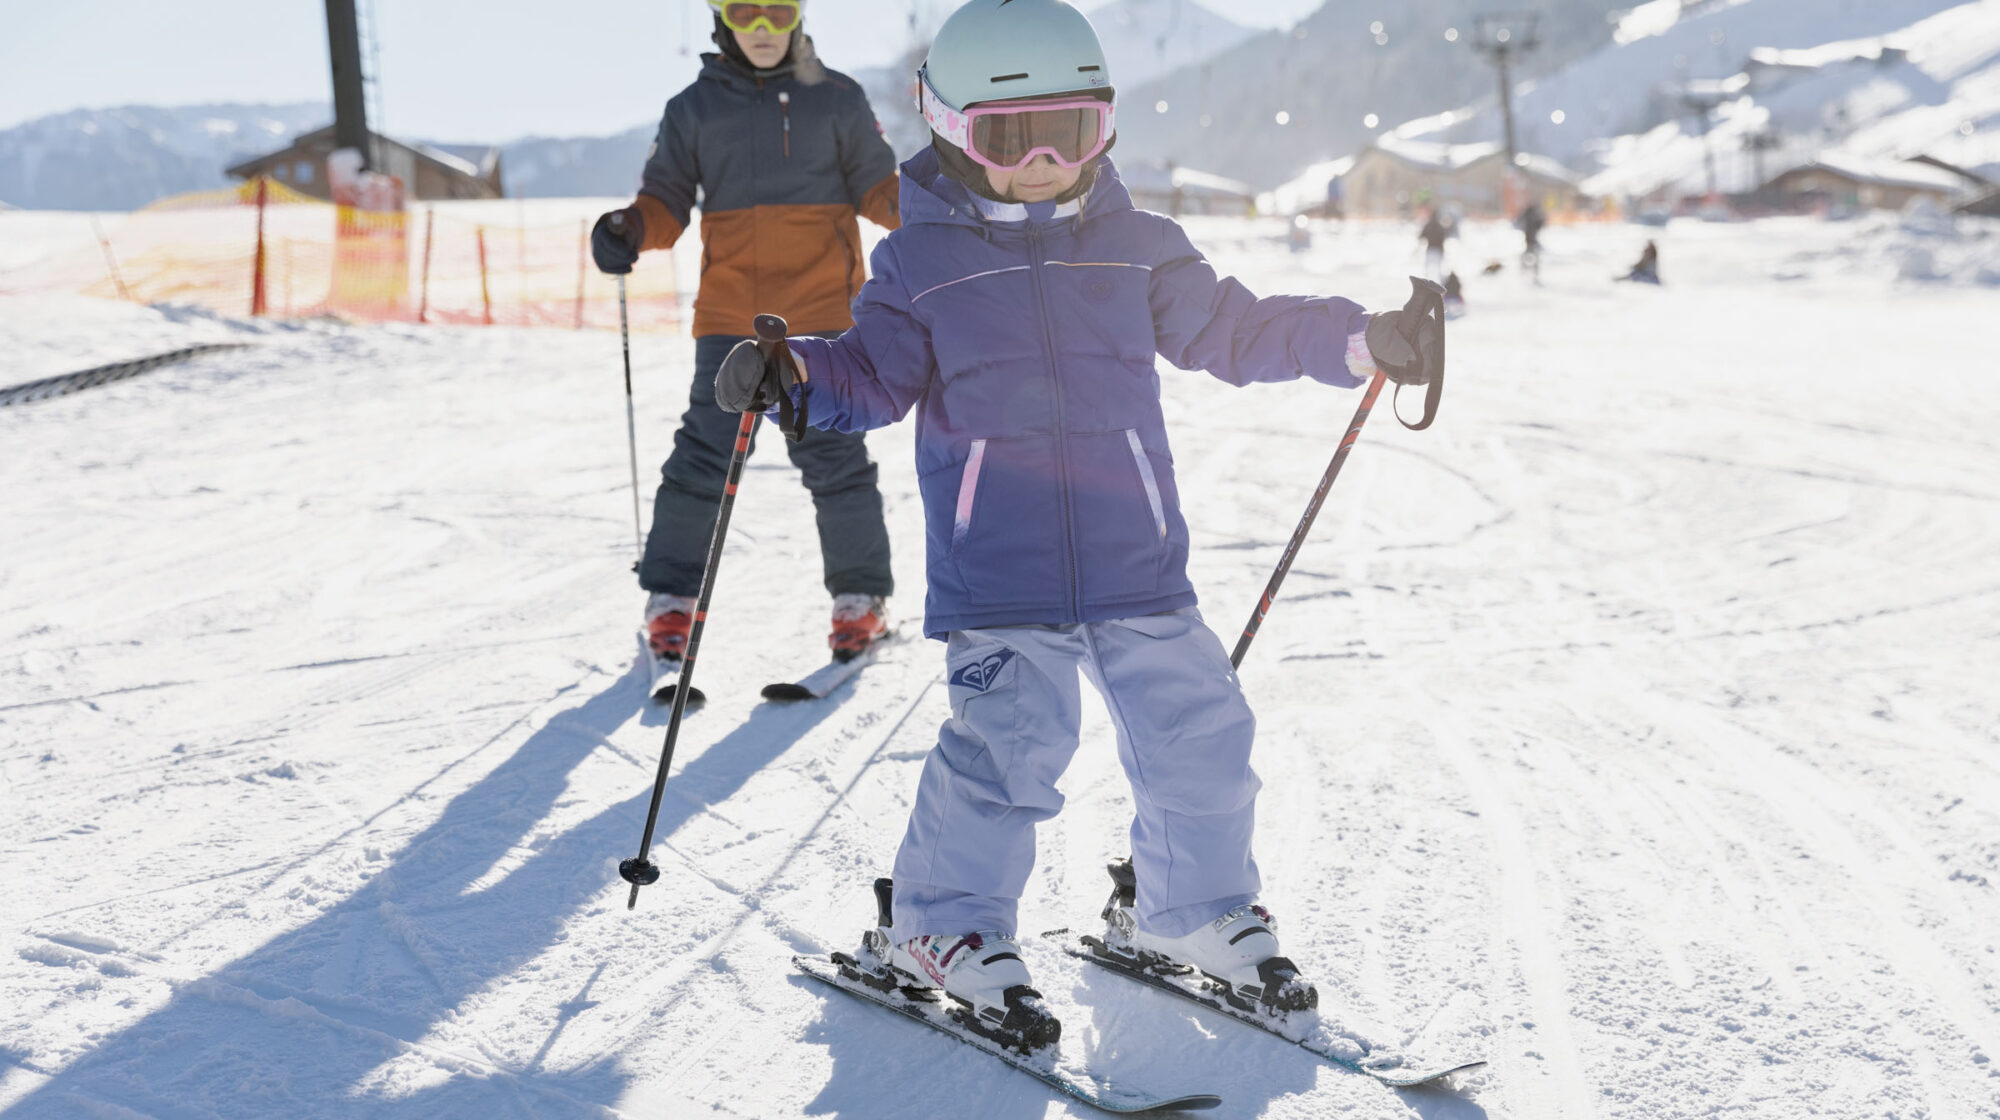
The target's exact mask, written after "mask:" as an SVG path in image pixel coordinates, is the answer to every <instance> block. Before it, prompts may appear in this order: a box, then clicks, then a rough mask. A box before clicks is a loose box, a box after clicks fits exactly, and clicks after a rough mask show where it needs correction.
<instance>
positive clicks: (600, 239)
mask: <svg viewBox="0 0 2000 1120" xmlns="http://www.w3.org/2000/svg"><path fill="white" fill-rule="evenodd" d="M645 243H646V219H645V218H643V217H640V216H639V208H638V207H636V206H627V207H626V208H625V209H623V210H613V211H611V212H610V213H609V214H606V215H604V216H603V217H601V218H599V219H597V226H596V228H594V229H592V230H591V231H590V255H591V258H592V259H594V260H595V261H596V262H597V270H598V271H599V272H608V273H610V274H611V275H613V276H623V275H625V274H626V273H628V272H630V271H632V265H633V264H634V263H635V262H637V261H638V259H639V246H641V245H643V244H645Z"/></svg>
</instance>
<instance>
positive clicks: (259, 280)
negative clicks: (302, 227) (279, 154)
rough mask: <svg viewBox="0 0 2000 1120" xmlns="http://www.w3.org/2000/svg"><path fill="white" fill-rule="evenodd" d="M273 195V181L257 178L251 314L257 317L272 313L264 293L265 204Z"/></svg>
mask: <svg viewBox="0 0 2000 1120" xmlns="http://www.w3.org/2000/svg"><path fill="white" fill-rule="evenodd" d="M270 194H271V181H270V180H269V179H266V178H265V177H263V176H262V175H259V176H257V264H256V267H255V268H254V269H253V271H252V275H251V279H250V314H251V316H252V317H253V318H254V317H257V316H260V315H264V314H266V313H267V312H269V311H270V309H271V308H270V303H269V301H268V300H267V299H266V298H265V292H264V204H265V202H266V201H268V200H269V198H270Z"/></svg>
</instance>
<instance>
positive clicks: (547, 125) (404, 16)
mask: <svg viewBox="0 0 2000 1120" xmlns="http://www.w3.org/2000/svg"><path fill="white" fill-rule="evenodd" d="M359 2H360V4H361V7H362V12H363V20H364V23H365V21H366V20H367V18H368V16H367V12H368V10H369V9H370V8H371V7H373V8H377V9H379V15H380V27H381V35H380V42H381V52H380V58H381V66H380V70H379V74H380V78H381V103H380V112H379V115H378V116H379V119H377V120H376V121H375V122H373V123H375V124H376V125H377V127H378V128H380V129H381V130H382V131H384V132H388V133H390V134H391V135H396V136H402V137H407V138H410V139H424V140H436V141H444V142H462V143H498V142H504V141H508V140H515V139H519V138H520V137H523V136H529V135H541V136H595V135H606V134H609V133H613V132H619V131H622V130H624V129H627V128H630V127H632V126H634V125H638V124H645V123H650V122H652V121H654V120H656V119H658V116H659V112H660V108H661V106H663V105H664V104H665V103H666V100H667V98H668V97H669V96H671V95H672V94H673V93H674V92H675V91H677V90H678V89H680V87H681V86H683V85H686V84H687V82H688V81H690V80H691V79H692V78H693V76H694V72H695V68H696V66H697V65H698V64H697V61H696V56H697V55H699V53H700V52H701V51H702V50H703V49H705V48H706V47H707V43H708V27H709V17H708V6H707V4H705V3H703V2H702V0H580V2H576V3H571V4H562V5H557V4H552V3H549V2H548V0H359ZM1100 2H1101V0H1100ZM1151 2H1153V3H1157V4H1162V5H1165V4H1169V3H1172V2H1173V0H1151ZM1183 2H1188V3H1192V2H1194V0H1183ZM1322 2H1323V0H1261V2H1260V3H1258V4H1255V5H1239V4H1231V3H1228V2H1227V0H1204V6H1206V7H1209V8H1212V9H1214V10H1216V11H1218V12H1222V13H1223V14H1226V15H1228V16H1229V17H1230V18H1232V19H1235V20H1237V21H1238V22H1243V23H1254V24H1256V25H1258V26H1268V27H1286V26H1290V25H1291V24H1293V23H1296V22H1297V21H1299V20H1301V19H1303V18H1305V17H1306V16H1307V15H1309V14H1310V13H1311V12H1312V11H1313V10H1315V9H1317V8H1318V7H1319V6H1320V4H1321V3H1322ZM0 5H4V8H5V9H6V15H5V16H4V17H0V18H4V23H5V27H6V30H7V34H5V35H0V128H9V127H12V126H13V125H16V124H19V123H21V122H23V121H27V120H33V119H35V118H37V117H42V116H47V115H49V114H51V113H60V112H65V111H68V110H71V109H80V108H104V107H109V106H116V105H135V104H136V105H192V104H201V103H206V102H219V101H244V102H286V101H328V100H331V93H330V90H329V81H330V79H329V77H328V71H327V58H326V9H325V5H324V4H322V3H320V2H318V0H286V2H282V3H272V2H270V0H166V2H163V0H62V2H45V0H0ZM954 6H955V3H954V2H953V0H810V2H809V3H808V6H807V15H806V25H807V28H808V30H810V31H811V32H812V34H813V38H814V41H815V42H816V43H817V44H818V46H819V49H820V54H821V55H822V57H824V58H825V59H826V60H827V61H828V62H829V63H830V64H831V65H833V66H834V67H835V68H837V69H859V68H862V67H867V66H879V65H885V64H888V63H890V62H892V61H894V60H895V58H896V57H897V56H899V55H900V54H901V52H902V50H903V48H904V47H905V46H906V45H907V44H908V42H909V40H910V29H909V28H910V14H911V11H912V9H915V10H917V11H918V13H919V19H920V20H921V21H923V22H925V23H926V24H927V25H929V26H934V25H935V22H936V21H937V20H940V19H942V18H943V16H944V15H945V14H946V13H948V12H949V11H950V10H951V9H952V8H953V7H954ZM1081 6H1082V7H1084V8H1086V9H1088V8H1091V7H1094V6H1096V3H1094V2H1087V3H1084V4H1082V5H1081ZM1232 9H1233V10H1232Z"/></svg>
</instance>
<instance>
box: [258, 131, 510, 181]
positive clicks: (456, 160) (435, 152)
mask: <svg viewBox="0 0 2000 1120" xmlns="http://www.w3.org/2000/svg"><path fill="white" fill-rule="evenodd" d="M332 133H333V126H332V125H327V126H326V127H325V128H319V129H314V130H313V131H311V132H307V133H302V134H301V135H299V136H296V137H294V138H293V139H292V142H291V144H290V145H288V146H287V147H285V148H281V149H279V150H278V151H275V152H265V153H263V154H262V155H258V156H253V157H251V158H249V159H246V160H243V161H242V162H241V163H238V164H236V165H235V166H233V167H230V168H228V169H227V170H226V173H227V174H230V175H236V176H243V175H247V174H249V172H250V170H251V169H252V168H253V167H255V166H256V165H257V164H259V163H262V162H264V161H265V160H267V159H270V158H271V157H272V156H274V155H282V154H284V153H285V152H289V151H291V150H292V149H294V148H297V147H300V146H301V145H304V144H307V143H310V142H312V141H315V140H319V139H321V138H323V137H326V136H330V135H332ZM374 136H375V138H376V139H377V140H379V141H382V142H384V143H388V144H394V145H396V146H397V147H399V148H402V149H404V150H406V151H409V152H411V153H413V154H415V155H419V156H422V157H423V158H425V159H427V160H430V161H431V162H433V163H436V164H439V165H441V166H443V167H446V168H449V169H450V170H452V171H455V172H457V173H458V174H460V175H464V176H465V177H467V178H469V179H478V178H482V177H484V176H485V175H486V174H487V173H488V172H489V171H490V170H491V169H492V167H493V162H494V161H495V160H497V159H498V158H499V152H500V150H499V149H498V148H488V149H475V148H473V147H471V146H467V145H454V146H453V147H454V148H456V149H457V150H458V151H471V150H484V151H485V152H487V153H488V155H487V156H484V157H482V158H481V160H480V162H479V163H474V162H473V161H472V160H469V159H466V158H465V157H464V156H461V155H458V154H455V153H454V152H451V151H446V150H445V149H444V148H441V147H438V146H437V145H434V144H426V143H424V142H422V141H415V142H412V141H408V140H398V139H396V138H395V137H393V136H384V135H383V134H381V133H379V132H377V133H375V134H374ZM480 164H484V165H485V166H484V167H482V166H480Z"/></svg>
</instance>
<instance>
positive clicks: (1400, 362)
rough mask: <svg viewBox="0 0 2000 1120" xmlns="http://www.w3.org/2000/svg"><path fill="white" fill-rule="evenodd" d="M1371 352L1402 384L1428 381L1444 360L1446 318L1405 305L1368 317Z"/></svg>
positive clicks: (1381, 366) (1386, 370) (1424, 383)
mask: <svg viewBox="0 0 2000 1120" xmlns="http://www.w3.org/2000/svg"><path fill="white" fill-rule="evenodd" d="M1368 353H1369V354H1370V355H1371V356H1372V357H1374V359H1375V366H1376V368H1377V369H1380V370H1381V371H1382V372H1383V373H1385V374H1387V375H1388V376H1389V380H1391V381H1394V382H1395V383H1396V384H1398V385H1428V384H1430V383H1431V382H1432V381H1433V380H1434V379H1436V377H1437V375H1438V373H1439V372H1440V369H1439V367H1441V366H1442V365H1443V364H1444V320H1443V319H1442V318H1439V317H1434V316H1431V315H1425V314H1422V313H1420V312H1414V311H1410V310H1408V309H1402V310H1397V311H1384V312H1382V313H1381V314H1379V315H1371V316H1369V317H1368Z"/></svg>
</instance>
